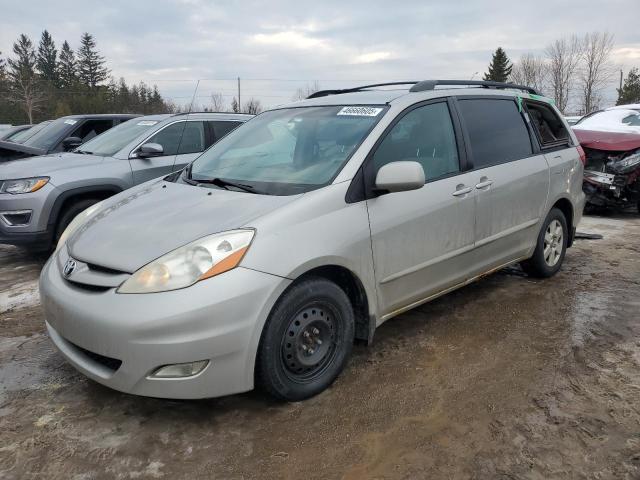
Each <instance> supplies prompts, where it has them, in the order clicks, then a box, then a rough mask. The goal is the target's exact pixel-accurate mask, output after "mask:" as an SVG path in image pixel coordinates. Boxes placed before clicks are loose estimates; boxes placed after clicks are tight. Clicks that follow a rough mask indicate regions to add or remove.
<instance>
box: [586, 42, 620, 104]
mask: <svg viewBox="0 0 640 480" xmlns="http://www.w3.org/2000/svg"><path fill="white" fill-rule="evenodd" d="M612 50H613V35H611V34H610V33H607V32H592V33H587V34H586V35H585V36H584V38H583V39H582V65H581V67H580V68H579V69H578V84H579V85H580V103H581V105H580V106H581V108H582V112H583V113H590V112H592V111H594V110H597V109H598V108H599V106H600V101H601V95H600V94H601V92H602V89H603V88H605V87H606V86H607V84H608V83H609V81H610V80H611V76H612V75H613V72H614V68H613V65H612V63H611V51H612Z"/></svg>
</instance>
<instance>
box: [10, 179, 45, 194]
mask: <svg viewBox="0 0 640 480" xmlns="http://www.w3.org/2000/svg"><path fill="white" fill-rule="evenodd" d="M48 182H49V177H34V178H18V179H16V180H4V181H3V182H2V184H1V185H0V193H10V194H12V195H17V194H19V193H33V192H37V191H38V190H40V189H41V188H42V187H44V186H45V185H46V184H47V183H48Z"/></svg>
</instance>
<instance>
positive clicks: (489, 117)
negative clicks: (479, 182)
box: [459, 98, 533, 168]
mask: <svg viewBox="0 0 640 480" xmlns="http://www.w3.org/2000/svg"><path fill="white" fill-rule="evenodd" d="M459 106H460V113H461V114H462V118H463V120H464V124H465V127H466V129H467V132H468V134H469V141H470V143H471V151H472V155H473V165H474V167H475V168H483V167H486V166H489V165H496V164H499V163H505V162H510V161H513V160H519V159H521V158H524V157H527V156H529V155H531V154H532V153H533V150H532V148H531V139H530V137H529V132H528V130H527V127H526V125H525V123H524V119H523V117H522V115H521V114H520V112H519V111H518V106H517V105H516V103H515V102H514V101H513V100H507V99H484V98H483V99H469V100H466V99H461V100H460V101H459Z"/></svg>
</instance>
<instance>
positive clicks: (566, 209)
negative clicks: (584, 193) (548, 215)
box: [549, 197, 575, 247]
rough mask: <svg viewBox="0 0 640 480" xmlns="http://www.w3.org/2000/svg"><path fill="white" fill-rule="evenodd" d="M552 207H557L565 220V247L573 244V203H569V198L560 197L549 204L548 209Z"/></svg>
mask: <svg viewBox="0 0 640 480" xmlns="http://www.w3.org/2000/svg"><path fill="white" fill-rule="evenodd" d="M554 208H557V209H558V210H560V211H561V212H562V214H563V215H564V218H565V219H566V220H567V228H568V229H569V239H568V241H567V247H570V246H571V245H572V244H573V239H574V236H575V229H574V226H573V217H574V211H573V203H571V200H569V199H568V198H567V197H560V198H558V199H557V200H556V201H555V203H554V204H553V205H552V206H551V208H550V209H549V211H551V210H552V209H554Z"/></svg>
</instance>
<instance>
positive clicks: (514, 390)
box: [0, 215, 640, 480]
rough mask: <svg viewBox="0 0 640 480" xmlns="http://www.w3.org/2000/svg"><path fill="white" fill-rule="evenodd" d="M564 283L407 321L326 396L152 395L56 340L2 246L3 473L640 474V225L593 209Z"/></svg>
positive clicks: (430, 309) (504, 274) (419, 313)
mask: <svg viewBox="0 0 640 480" xmlns="http://www.w3.org/2000/svg"><path fill="white" fill-rule="evenodd" d="M580 230H581V231H584V232H590V233H601V234H602V235H604V239H602V240H579V241H577V243H576V245H575V246H574V248H572V249H571V250H569V252H568V255H567V258H566V261H565V266H564V268H563V269H562V271H561V272H560V274H559V275H558V276H556V277H555V278H552V279H549V280H544V281H540V280H534V279H530V278H528V277H526V276H524V275H523V274H522V273H521V272H520V271H519V270H518V269H516V268H511V269H506V270H503V271H501V272H499V273H497V274H495V275H492V276H490V277H487V278H485V279H483V280H482V281H480V282H478V283H476V284H474V285H471V286H469V287H466V288H464V289H462V290H459V291H457V292H454V293H452V294H450V295H447V296H445V297H443V298H441V299H439V300H437V301H435V302H432V303H430V304H427V305H425V306H422V307H420V308H417V309H415V310H413V311H411V312H409V313H407V314H404V315H402V316H400V317H397V318H395V319H393V320H391V321H389V322H387V323H386V324H385V325H384V326H382V327H381V328H380V329H379V330H378V332H377V333H376V339H375V341H374V345H373V346H371V347H364V346H357V347H356V348H355V350H354V356H353V357H352V360H351V362H350V365H349V367H348V369H347V371H346V372H345V373H344V374H343V375H342V376H341V378H340V379H339V380H338V381H337V382H336V383H335V384H334V385H333V387H332V388H331V389H329V390H328V391H327V392H325V393H324V394H322V395H320V396H318V397H316V398H313V399H311V400H308V401H305V402H301V403H293V404H282V403H277V402H274V401H272V400H270V399H268V398H266V397H265V396H264V395H263V394H261V393H259V392H251V393H248V394H244V395H236V396H232V397H226V398H222V399H213V400H206V401H180V402H178V401H167V400H156V399H149V398H138V397H133V396H129V395H125V394H120V393H118V392H114V391H111V390H109V389H107V388H105V387H102V386H100V385H98V384H96V383H94V382H92V381H89V380H87V379H85V378H84V377H83V376H82V375H80V374H78V373H77V372H76V371H75V370H74V369H73V368H71V367H70V366H68V365H67V364H66V363H65V362H64V361H63V360H62V357H61V356H60V355H58V354H57V353H56V351H55V350H54V348H53V347H52V345H51V343H50V342H49V340H48V338H47V337H46V335H45V333H44V328H43V316H42V313H41V311H40V307H39V304H38V293H37V286H36V280H37V276H38V273H39V271H40V268H41V266H42V264H43V262H44V259H43V258H34V256H33V255H28V254H27V253H25V252H23V251H21V250H19V249H16V248H13V247H6V246H4V247H1V246H0V478H16V479H17V478H20V479H31V478H47V479H55V478H60V479H77V480H80V479H82V480H88V479H102V478H122V479H128V478H132V479H134V478H168V479H176V478H203V477H211V478H221V479H227V478H228V479H248V478H291V479H301V478H303V479H313V478H346V479H359V478H363V479H364V478H366V479H369V478H411V479H414V478H431V479H440V478H482V479H484V478H504V479H518V478H528V479H548V478H572V479H573V478H596V479H609V478H611V479H613V478H616V479H620V478H629V479H632V478H633V479H637V478H640V368H639V367H640V218H638V217H637V216H633V215H628V216H623V215H620V216H617V217H615V218H613V217H585V219H584V221H583V223H582V225H581V226H580Z"/></svg>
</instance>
